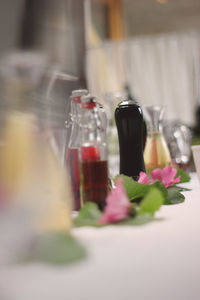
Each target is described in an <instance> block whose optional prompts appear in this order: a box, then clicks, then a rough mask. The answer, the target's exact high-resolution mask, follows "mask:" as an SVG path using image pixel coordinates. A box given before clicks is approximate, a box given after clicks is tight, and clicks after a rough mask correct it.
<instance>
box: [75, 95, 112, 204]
mask: <svg viewBox="0 0 200 300" xmlns="http://www.w3.org/2000/svg"><path fill="white" fill-rule="evenodd" d="M81 126H82V130H81V132H82V135H81V148H80V160H81V196H82V201H83V202H95V203H96V204H97V205H98V206H99V208H100V209H103V207H104V205H105V199H106V196H107V193H108V161H107V143H106V140H104V137H105V135H104V134H102V131H103V130H104V128H103V124H102V121H101V118H100V115H99V109H98V107H97V104H96V102H95V98H94V97H92V96H90V95H88V96H83V97H82V117H81Z"/></svg>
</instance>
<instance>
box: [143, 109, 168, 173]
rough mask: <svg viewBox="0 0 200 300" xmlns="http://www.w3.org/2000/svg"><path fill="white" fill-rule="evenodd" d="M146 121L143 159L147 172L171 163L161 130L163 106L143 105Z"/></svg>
mask: <svg viewBox="0 0 200 300" xmlns="http://www.w3.org/2000/svg"><path fill="white" fill-rule="evenodd" d="M143 112H144V116H145V119H146V121H147V141H146V146H145V149H144V161H145V166H146V170H147V172H150V171H152V170H153V169H156V168H161V169H162V168H164V167H166V166H168V165H170V164H171V157H170V152H169V149H168V146H167V143H166V140H165V137H164V135H163V132H162V121H163V115H164V107H162V106H145V107H143Z"/></svg>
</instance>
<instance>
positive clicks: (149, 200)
mask: <svg viewBox="0 0 200 300" xmlns="http://www.w3.org/2000/svg"><path fill="white" fill-rule="evenodd" d="M163 203H164V197H163V194H162V193H161V192H160V191H159V190H158V189H157V188H152V189H151V190H150V191H149V193H148V194H147V195H146V196H145V197H144V198H143V199H142V201H141V202H140V206H139V207H140V209H139V214H140V215H141V214H150V215H152V216H153V215H154V214H155V212H156V211H157V210H159V208H160V207H161V205H162V204H163Z"/></svg>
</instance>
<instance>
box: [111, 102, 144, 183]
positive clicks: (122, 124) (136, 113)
mask: <svg viewBox="0 0 200 300" xmlns="http://www.w3.org/2000/svg"><path fill="white" fill-rule="evenodd" d="M115 121H116V125H117V130H118V138H119V152H120V174H124V175H127V176H130V177H132V178H133V179H134V180H138V178H139V173H140V172H141V171H143V172H145V166H144V158H143V114H142V109H141V107H140V106H139V105H138V104H137V103H136V102H135V101H133V100H124V101H122V102H120V103H119V104H118V106H117V108H116V110H115Z"/></svg>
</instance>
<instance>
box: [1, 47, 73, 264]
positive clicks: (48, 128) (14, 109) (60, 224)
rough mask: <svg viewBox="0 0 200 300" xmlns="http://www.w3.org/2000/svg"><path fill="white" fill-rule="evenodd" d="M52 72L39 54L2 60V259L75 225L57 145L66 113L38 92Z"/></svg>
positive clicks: (4, 260) (5, 259) (69, 191)
mask: <svg viewBox="0 0 200 300" xmlns="http://www.w3.org/2000/svg"><path fill="white" fill-rule="evenodd" d="M47 70H48V66H47V61H46V60H45V58H44V57H41V56H40V55H38V54H33V53H32V54H31V53H14V54H11V55H8V56H7V57H5V58H4V61H3V62H2V64H1V70H0V71H1V92H2V93H1V110H0V123H1V130H0V244H1V247H0V263H3V262H4V263H5V262H10V261H12V259H14V257H15V256H16V255H19V254H20V253H21V252H23V251H25V248H26V247H27V248H28V247H29V246H30V245H31V243H32V240H33V238H34V237H35V236H36V235H37V234H39V233H42V232H46V231H68V230H69V228H70V226H71V198H72V196H71V190H70V186H69V183H68V178H67V174H65V171H64V168H63V166H62V164H61V162H60V160H59V159H58V157H57V156H56V153H55V149H54V148H53V147H52V137H54V134H52V129H53V128H54V126H55V125H56V126H57V127H56V128H60V127H59V126H61V124H62V115H59V113H58V110H55V109H54V108H53V107H52V103H50V102H49V103H48V104H47V103H44V102H43V98H42V97H39V94H38V93H36V94H35V93H34V92H35V91H36V90H37V87H38V85H39V84H40V83H41V81H42V78H44V76H45V75H46V72H47ZM51 111H53V112H54V113H55V114H56V115H55V114H50V112H51ZM63 124H64V122H63Z"/></svg>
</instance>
